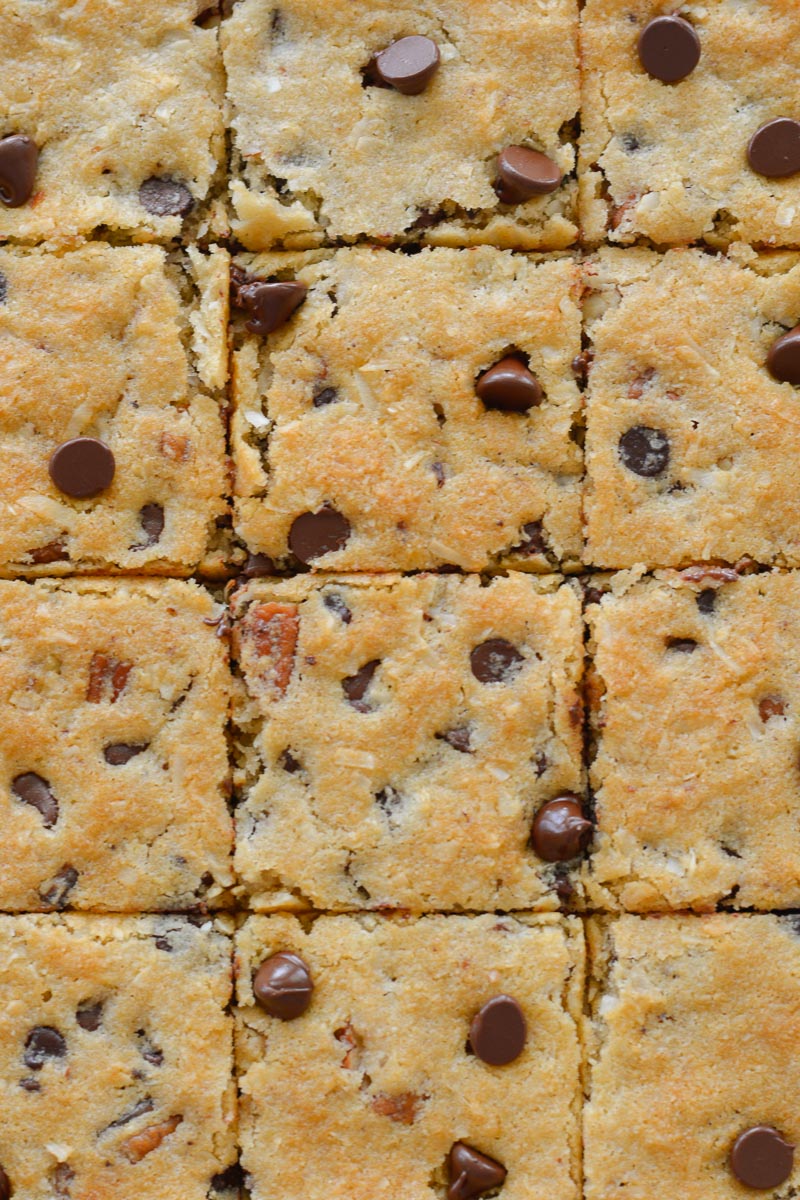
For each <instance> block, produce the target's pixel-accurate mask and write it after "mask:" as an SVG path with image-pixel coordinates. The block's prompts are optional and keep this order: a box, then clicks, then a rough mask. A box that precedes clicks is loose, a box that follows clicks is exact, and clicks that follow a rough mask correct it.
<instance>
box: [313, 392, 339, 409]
mask: <svg viewBox="0 0 800 1200" xmlns="http://www.w3.org/2000/svg"><path fill="white" fill-rule="evenodd" d="M338 399H339V393H338V392H337V390H336V388H332V387H325V388H320V390H319V391H318V392H314V398H313V401H312V403H313V405H314V408H325V407H326V406H327V405H328V404H336V402H337V401H338Z"/></svg>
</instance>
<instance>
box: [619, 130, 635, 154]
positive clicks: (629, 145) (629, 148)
mask: <svg viewBox="0 0 800 1200" xmlns="http://www.w3.org/2000/svg"><path fill="white" fill-rule="evenodd" d="M619 140H620V142H621V143H622V149H623V150H624V151H625V153H626V154H635V153H636V151H637V150H638V149H639V139H638V138H637V137H634V136H633V134H632V133H623V135H622V137H621V138H620V139H619Z"/></svg>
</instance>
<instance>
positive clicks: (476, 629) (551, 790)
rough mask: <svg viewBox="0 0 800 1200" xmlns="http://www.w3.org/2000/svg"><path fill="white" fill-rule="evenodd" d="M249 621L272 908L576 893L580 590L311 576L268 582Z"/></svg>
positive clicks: (244, 713)
mask: <svg viewBox="0 0 800 1200" xmlns="http://www.w3.org/2000/svg"><path fill="white" fill-rule="evenodd" d="M232 609H233V617H234V634H233V648H234V655H235V656H236V658H237V659H238V665H239V671H240V674H241V677H242V680H243V684H244V694H243V696H242V701H241V705H240V710H239V713H238V725H239V738H238V747H239V756H240V758H239V770H238V778H237V780H236V783H237V792H238V793H239V795H240V796H241V803H240V805H239V808H238V811H237V815H238V828H237V850H236V864H237V868H238V872H239V875H240V878H241V879H242V880H243V882H244V884H245V886H246V888H247V890H248V892H249V893H250V896H251V902H252V904H253V905H254V906H255V907H256V908H261V909H268V908H280V907H298V908H299V907H317V908H327V909H348V908H362V909H364V908H385V907H390V906H402V907H404V908H408V909H412V910H427V909H458V908H471V909H494V908H501V909H506V908H526V907H530V908H534V907H535V908H545V909H546V908H557V907H558V905H559V903H560V902H561V901H562V900H565V899H568V898H570V897H571V896H572V890H573V889H572V884H571V883H570V879H571V878H572V877H573V876H574V874H575V870H574V869H575V868H576V866H577V861H578V857H579V855H580V853H581V851H582V850H583V849H584V846H585V843H586V841H587V840H588V836H589V833H590V826H589V824H588V821H587V820H585V819H584V817H583V814H582V811H581V805H580V800H579V799H578V797H577V796H576V793H579V792H580V791H581V788H582V783H583V774H582V766H581V726H582V704H581V696H580V684H581V673H582V665H583V645H582V628H581V619H580V612H579V604H578V600H577V597H576V595H575V592H574V591H573V589H572V588H571V587H570V586H562V587H559V586H558V581H557V580H554V579H540V577H531V576H528V575H523V574H511V575H509V576H507V577H503V578H495V579H493V580H492V581H491V582H489V583H485V584H484V583H483V582H482V581H481V580H480V579H479V578H478V577H476V576H468V577H463V576H456V575H416V576H413V577H411V578H399V577H397V576H383V577H377V578H370V577H369V576H363V575H362V576H350V577H347V576H343V577H335V576H334V577H329V578H327V579H325V580H324V581H323V580H318V579H315V578H314V577H313V576H306V577H301V578H296V579H292V580H285V581H278V580H259V581H257V582H255V583H252V584H250V585H248V586H247V587H246V588H244V589H243V590H242V591H240V592H239V593H238V594H237V595H236V596H235V597H234V599H233V605H232ZM559 797H560V798H561V800H562V801H563V803H560V804H559V803H557V804H556V806H555V808H553V807H552V803H551V802H554V801H557V799H558V798H559ZM565 797H566V799H565ZM534 817H536V821H535V822H534ZM559 822H560V823H559ZM532 823H533V824H532Z"/></svg>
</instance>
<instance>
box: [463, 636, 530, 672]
mask: <svg viewBox="0 0 800 1200" xmlns="http://www.w3.org/2000/svg"><path fill="white" fill-rule="evenodd" d="M524 661H525V660H524V658H523V657H522V655H521V654H520V652H519V650H517V648H516V646H512V645H511V642H507V641H506V639H505V638H489V639H488V640H487V641H485V642H481V644H480V645H479V646H476V647H475V649H474V650H473V651H472V653H471V654H470V656H469V665H470V667H471V669H472V674H473V675H474V676H475V678H476V679H477V680H479V681H480V682H481V683H508V682H509V681H510V680H512V679H513V678H514V676H515V675H517V674H518V673H519V672H520V671H521V670H522V664H523V662H524Z"/></svg>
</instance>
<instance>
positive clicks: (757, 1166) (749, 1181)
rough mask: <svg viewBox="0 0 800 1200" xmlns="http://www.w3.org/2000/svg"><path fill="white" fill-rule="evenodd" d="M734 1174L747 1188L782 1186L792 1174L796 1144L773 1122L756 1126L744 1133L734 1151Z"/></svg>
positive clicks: (735, 1144)
mask: <svg viewBox="0 0 800 1200" xmlns="http://www.w3.org/2000/svg"><path fill="white" fill-rule="evenodd" d="M730 1165H731V1170H732V1171H733V1174H734V1175H735V1176H736V1178H737V1179H738V1180H739V1182H740V1183H743V1184H744V1185H745V1186H746V1187H751V1188H759V1189H761V1190H767V1189H769V1188H776V1187H780V1185H781V1184H782V1183H785V1182H786V1180H787V1179H788V1178H789V1176H790V1175H791V1173H792V1167H793V1165H794V1146H793V1145H792V1143H791V1142H787V1141H786V1139H785V1138H784V1137H783V1136H782V1135H781V1134H780V1133H779V1132H778V1130H777V1129H774V1128H773V1126H772V1125H753V1126H752V1127H751V1128H750V1129H745V1130H744V1132H743V1133H740V1134H739V1136H738V1137H737V1139H736V1141H735V1142H734V1143H733V1146H732V1148H731V1153H730Z"/></svg>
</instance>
